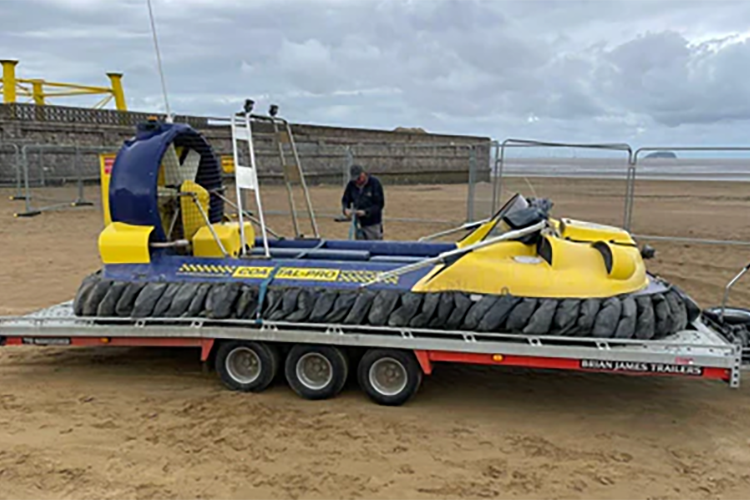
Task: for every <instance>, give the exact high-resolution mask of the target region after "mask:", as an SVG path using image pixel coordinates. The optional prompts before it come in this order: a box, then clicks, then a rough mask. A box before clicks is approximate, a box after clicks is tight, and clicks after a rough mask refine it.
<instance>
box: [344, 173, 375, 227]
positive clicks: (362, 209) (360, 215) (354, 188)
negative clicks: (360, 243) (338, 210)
mask: <svg viewBox="0 0 750 500" xmlns="http://www.w3.org/2000/svg"><path fill="white" fill-rule="evenodd" d="M349 174H350V176H351V180H350V181H349V183H348V184H347V185H346V189H345V190H344V196H343V197H342V198H341V206H342V208H343V210H344V215H346V216H347V217H356V218H357V222H358V224H357V225H358V230H357V239H358V240H382V239H383V207H384V206H385V195H384V194H383V185H382V184H380V181H379V180H378V179H377V177H374V176H372V175H370V174H368V173H367V172H365V170H364V169H363V168H362V167H361V166H359V165H352V167H351V169H350V170H349Z"/></svg>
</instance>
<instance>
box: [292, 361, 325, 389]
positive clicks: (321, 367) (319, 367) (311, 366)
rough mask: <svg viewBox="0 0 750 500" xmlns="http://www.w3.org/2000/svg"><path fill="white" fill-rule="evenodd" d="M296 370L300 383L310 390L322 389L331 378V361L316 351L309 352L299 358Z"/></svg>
mask: <svg viewBox="0 0 750 500" xmlns="http://www.w3.org/2000/svg"><path fill="white" fill-rule="evenodd" d="M296 372H297V379H299V381H300V382H301V383H302V385H304V386H305V387H307V388H308V389H312V390H320V389H323V388H324V387H326V386H327V385H328V384H329V383H330V382H331V380H332V379H333V366H331V362H330V361H328V359H327V358H326V357H325V356H323V355H321V354H319V353H317V352H310V353H307V354H305V355H304V356H302V357H301V358H299V361H297V367H296Z"/></svg>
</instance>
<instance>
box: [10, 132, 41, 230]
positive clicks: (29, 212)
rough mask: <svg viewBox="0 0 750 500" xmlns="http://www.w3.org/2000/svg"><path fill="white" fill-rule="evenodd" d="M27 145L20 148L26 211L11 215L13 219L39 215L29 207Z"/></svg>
mask: <svg viewBox="0 0 750 500" xmlns="http://www.w3.org/2000/svg"><path fill="white" fill-rule="evenodd" d="M27 147H28V145H24V146H23V147H22V148H21V161H22V166H23V184H24V205H25V208H26V211H24V212H19V213H15V214H13V215H14V217H33V216H35V215H39V214H40V213H41V212H40V211H39V210H34V209H33V208H32V206H31V188H30V187H29V156H28V154H27V153H26V148H27Z"/></svg>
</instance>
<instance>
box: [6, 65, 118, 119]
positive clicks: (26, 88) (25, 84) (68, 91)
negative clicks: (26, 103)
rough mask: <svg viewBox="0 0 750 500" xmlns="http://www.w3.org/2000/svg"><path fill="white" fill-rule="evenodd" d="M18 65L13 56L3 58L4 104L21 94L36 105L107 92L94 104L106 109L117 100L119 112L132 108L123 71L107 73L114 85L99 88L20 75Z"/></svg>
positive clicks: (13, 100) (14, 99)
mask: <svg viewBox="0 0 750 500" xmlns="http://www.w3.org/2000/svg"><path fill="white" fill-rule="evenodd" d="M17 64H18V61H15V60H12V59H2V60H0V65H2V69H3V75H2V80H0V84H1V85H0V86H1V87H2V91H3V103H5V104H12V103H15V102H17V100H18V98H19V96H20V97H27V98H30V100H31V101H33V102H34V104H36V105H38V106H43V105H45V104H47V99H48V98H55V97H71V96H79V95H102V94H103V95H104V97H103V98H102V99H101V100H100V101H99V102H98V103H96V104H95V105H94V108H95V109H101V108H103V107H104V106H106V105H107V104H108V103H109V102H110V101H111V100H113V99H114V101H115V108H117V110H118V111H127V110H128V107H127V104H126V103H125V92H124V90H123V87H122V73H107V77H109V81H110V84H111V86H110V87H96V86H90V85H78V84H75V83H59V82H48V81H46V80H42V79H39V78H30V79H29V78H17V77H16V65H17Z"/></svg>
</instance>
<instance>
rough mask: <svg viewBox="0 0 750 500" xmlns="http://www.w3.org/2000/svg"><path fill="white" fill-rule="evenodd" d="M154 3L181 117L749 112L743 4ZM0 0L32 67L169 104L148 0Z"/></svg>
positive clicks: (407, 120) (20, 53) (562, 125)
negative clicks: (247, 102) (250, 100)
mask: <svg viewBox="0 0 750 500" xmlns="http://www.w3.org/2000/svg"><path fill="white" fill-rule="evenodd" d="M153 1H154V6H155V10H156V14H157V21H158V27H159V34H160V41H161V46H162V50H163V55H164V61H165V69H166V75H167V83H168V87H169V90H170V96H171V101H172V103H173V107H174V108H175V110H176V111H178V112H180V113H202V114H211V115H214V116H216V115H222V114H227V113H229V112H231V111H233V110H235V109H236V108H237V106H239V104H240V103H241V102H242V99H244V98H245V97H257V98H258V100H259V101H263V105H266V104H267V103H268V102H271V101H274V102H278V103H279V104H280V105H281V106H282V110H283V111H284V112H285V114H286V115H287V117H288V118H290V119H293V120H298V121H305V122H313V123H316V122H317V123H321V122H322V123H330V124H340V125H351V126H362V127H385V128H393V127H396V126H421V127H424V128H426V129H428V130H432V131H436V132H448V133H472V134H482V135H491V136H495V137H500V138H502V137H505V136H519V135H526V136H529V137H540V138H541V136H544V138H546V139H553V140H562V139H571V140H578V141H586V140H590V141H596V140H608V141H612V140H643V139H644V137H655V138H665V139H668V138H670V137H672V138H673V140H678V139H679V140H686V137H689V138H690V137H691V138H693V139H694V140H696V141H697V140H699V139H702V138H706V137H727V138H729V137H735V136H737V134H736V133H735V129H736V128H737V126H738V123H744V124H745V125H746V124H747V122H748V121H750V86H749V85H747V83H746V82H747V81H748V80H750V74H748V73H749V71H750V70H748V68H750V64H748V63H750V42H747V41H744V42H743V41H742V37H743V36H745V37H746V36H748V35H749V34H750V33H747V32H746V30H747V29H748V28H747V27H748V26H750V3H740V2H711V3H709V2H702V3H701V2H670V1H665V2H656V1H648V2H636V1H624V2H601V1H596V2H574V1H564V2H563V1H549V2H499V1H489V0H486V1H482V0H400V1H397V0H361V1H356V2H353V1H342V0H276V1H264V0H261V1H254V2H241V1H230V0H214V1H211V2H209V1H203V0H189V1H188V0H182V1H176V0H153ZM0 3H1V4H2V12H3V25H4V29H3V30H2V31H0V56H3V57H16V58H19V59H21V61H22V62H21V66H20V67H19V72H20V73H21V74H22V75H24V74H28V75H31V74H33V76H44V77H46V78H49V79H53V80H55V79H58V80H71V81H80V82H86V83H91V84H96V83H100V82H101V83H103V82H106V79H105V78H104V72H106V71H111V70H121V71H123V72H124V73H125V80H124V83H125V86H126V92H127V95H128V100H129V103H130V106H131V108H133V109H136V108H142V109H143V108H148V109H153V108H154V107H160V106H161V98H160V88H159V82H158V76H157V74H156V72H155V67H154V54H153V49H152V47H151V38H150V32H149V26H148V16H147V11H146V8H145V3H144V1H143V0H126V1H115V0H106V1H105V0H98V1H97V0H18V1H11V0H0ZM743 30H744V31H743ZM66 102H69V101H66ZM61 103H62V102H61ZM530 118H532V119H530ZM740 139H741V138H739V139H738V140H740Z"/></svg>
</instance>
